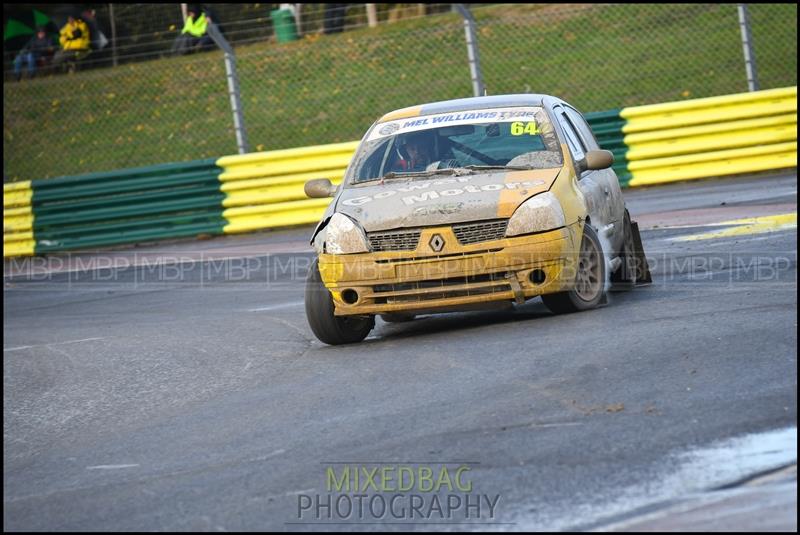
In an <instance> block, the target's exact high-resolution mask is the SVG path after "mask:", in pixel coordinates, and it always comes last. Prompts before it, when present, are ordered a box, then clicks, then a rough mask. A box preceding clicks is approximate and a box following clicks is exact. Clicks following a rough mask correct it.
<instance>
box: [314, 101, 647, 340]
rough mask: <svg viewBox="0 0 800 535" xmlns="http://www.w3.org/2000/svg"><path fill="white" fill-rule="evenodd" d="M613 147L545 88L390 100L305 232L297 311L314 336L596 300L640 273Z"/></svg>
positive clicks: (575, 306) (557, 308) (320, 190)
mask: <svg viewBox="0 0 800 535" xmlns="http://www.w3.org/2000/svg"><path fill="white" fill-rule="evenodd" d="M612 163H613V155H612V154H611V153H610V152H609V151H606V150H601V149H600V147H599V146H598V144H597V141H596V140H595V138H594V136H593V135H592V132H591V129H590V128H589V125H588V124H587V123H586V120H585V119H584V118H583V116H582V115H581V114H580V113H579V112H578V111H577V110H576V109H575V108H573V107H572V106H570V105H569V104H567V103H566V102H564V101H562V100H560V99H558V98H555V97H552V96H547V95H532V94H525V95H498V96H487V97H478V98H467V99H459V100H450V101H446V102H436V103H432V104H425V105H422V106H414V107H411V108H404V109H401V110H397V111H394V112H392V113H389V114H387V115H385V116H383V117H382V118H381V119H379V120H378V121H377V122H376V123H375V124H373V125H372V127H371V128H370V129H369V131H367V133H366V135H365V136H364V138H363V139H362V141H361V144H360V145H359V147H358V150H357V151H356V153H355V155H354V156H353V159H352V161H351V162H350V165H349V166H348V168H347V171H346V173H345V176H344V179H343V181H342V183H341V185H340V186H338V187H336V186H333V185H332V184H331V182H330V181H329V180H327V179H318V180H312V181H310V182H308V183H306V185H305V192H306V194H307V195H308V196H309V197H328V196H333V197H335V198H334V200H333V201H332V202H331V204H330V206H329V207H328V210H327V211H326V212H325V214H324V216H323V218H322V221H321V222H320V223H319V224H318V225H317V228H316V229H315V231H314V234H313V236H312V239H311V243H312V245H313V246H314V248H315V250H316V251H317V253H318V258H317V260H316V261H315V262H314V264H313V265H312V267H311V270H310V272H309V276H308V280H307V282H306V295H305V303H306V315H307V317H308V322H309V325H310V326H311V330H312V331H313V332H314V334H315V335H316V336H317V337H318V338H319V339H320V340H322V341H323V342H325V343H327V344H343V343H352V342H358V341H361V340H363V339H364V338H365V337H366V336H367V334H368V333H369V331H370V330H371V329H372V328H373V327H374V325H375V315H377V314H380V315H381V316H382V317H383V319H384V320H386V321H403V320H408V319H412V318H413V317H414V315H416V314H419V313H433V312H450V311H455V310H467V309H473V308H489V307H494V306H513V304H514V303H517V304H521V303H524V302H525V301H526V300H527V299H531V298H533V297H536V296H541V297H542V300H543V301H544V303H545V305H547V307H548V308H549V309H550V310H552V311H553V312H556V313H561V312H570V311H578V310H585V309H589V308H593V307H595V306H597V305H598V304H600V303H602V302H603V301H604V297H605V293H606V291H608V288H609V285H608V281H609V279H611V280H614V281H616V282H617V283H620V284H623V285H626V286H631V285H633V284H634V283H636V282H637V280H639V281H641V280H643V279H644V280H646V279H648V278H649V272H648V271H647V263H646V260H644V256H643V253H642V251H641V241H640V239H639V234H638V229H637V227H636V225H635V224H632V223H631V221H630V217H629V215H628V212H627V210H626V209H625V202H624V200H623V198H622V191H621V190H620V186H619V181H618V179H617V176H616V174H615V172H614V171H613V170H612V169H611V164H612Z"/></svg>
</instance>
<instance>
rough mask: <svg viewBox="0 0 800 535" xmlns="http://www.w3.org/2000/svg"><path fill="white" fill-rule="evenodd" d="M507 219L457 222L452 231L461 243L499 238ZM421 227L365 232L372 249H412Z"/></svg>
mask: <svg viewBox="0 0 800 535" xmlns="http://www.w3.org/2000/svg"><path fill="white" fill-rule="evenodd" d="M507 226H508V220H507V219H495V220H492V221H480V222H478V223H459V224H456V225H453V227H452V228H453V233H454V234H455V235H456V238H458V242H459V243H460V244H461V245H470V244H473V243H480V242H484V241H492V240H499V239H501V238H503V237H504V236H505V234H506V227H507ZM421 233H422V229H407V230H390V231H385V232H370V233H368V234H367V237H368V238H369V244H370V247H371V248H372V250H373V251H375V252H380V251H413V250H414V249H416V248H417V245H418V244H419V237H420V234H421Z"/></svg>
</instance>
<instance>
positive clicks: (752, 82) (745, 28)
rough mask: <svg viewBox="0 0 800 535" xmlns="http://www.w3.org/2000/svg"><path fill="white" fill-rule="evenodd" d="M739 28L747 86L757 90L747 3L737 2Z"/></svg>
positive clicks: (756, 73)
mask: <svg viewBox="0 0 800 535" xmlns="http://www.w3.org/2000/svg"><path fill="white" fill-rule="evenodd" d="M739 28H740V29H741V30H742V48H743V49H744V66H745V69H746V70H747V88H748V90H749V91H758V72H757V71H756V55H755V51H754V50H753V35H752V34H751V33H750V15H749V14H748V12H747V4H739Z"/></svg>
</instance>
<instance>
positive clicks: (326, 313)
mask: <svg viewBox="0 0 800 535" xmlns="http://www.w3.org/2000/svg"><path fill="white" fill-rule="evenodd" d="M318 262H319V261H318V260H314V263H313V264H312V265H311V269H310V270H309V272H308V278H307V279H306V319H308V325H309V326H310V327H311V331H312V332H313V333H314V336H316V337H317V338H319V339H320V341H322V342H325V343H326V344H330V345H334V346H335V345H340V344H352V343H355V342H360V341H362V340H363V339H364V338H366V337H367V335H368V334H369V332H370V331H371V330H372V328H373V327H374V326H375V317H374V316H336V315H334V313H333V310H334V305H333V299H332V298H331V293H330V292H329V291H328V289H327V288H325V284H323V282H322V277H321V276H320V274H319V266H318Z"/></svg>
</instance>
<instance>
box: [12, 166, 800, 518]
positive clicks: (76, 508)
mask: <svg viewBox="0 0 800 535" xmlns="http://www.w3.org/2000/svg"><path fill="white" fill-rule="evenodd" d="M796 189H797V177H796V174H795V173H792V174H783V175H775V176H770V177H745V178H738V179H728V180H716V181H702V182H696V183H685V184H675V185H670V186H662V187H657V188H648V189H644V190H634V191H626V193H625V196H626V200H627V203H628V206H629V209H630V211H631V213H632V216H633V219H634V220H638V221H639V222H640V226H641V227H642V228H643V232H642V237H643V241H644V246H645V250H646V251H647V253H648V257H649V258H650V262H651V265H652V266H653V277H654V283H653V284H652V285H650V286H646V287H640V288H637V289H636V290H634V291H632V292H626V293H614V294H612V295H611V297H610V303H609V304H608V306H604V307H602V308H599V309H597V310H594V311H589V312H583V313H579V314H573V315H566V316H554V315H552V314H550V313H549V312H548V311H547V310H546V309H545V307H544V306H543V304H542V303H541V301H540V300H539V299H534V300H532V301H529V302H528V303H527V304H525V305H524V306H520V307H516V308H515V309H513V310H509V311H493V312H471V313H457V314H447V315H439V316H427V317H423V318H420V319H418V320H415V321H413V322H410V323H402V324H387V323H384V322H382V321H380V320H378V322H377V325H376V329H375V330H374V331H373V332H372V333H371V335H370V337H369V338H368V339H367V340H366V341H364V342H363V343H361V344H358V345H351V346H341V347H329V346H325V345H324V344H322V343H320V342H319V341H317V340H316V339H315V338H314V336H313V335H312V333H311V331H310V329H309V328H308V325H307V323H306V320H305V313H304V308H303V304H302V303H303V287H304V279H305V274H306V271H307V269H308V266H309V264H310V260H311V257H312V254H311V251H310V248H308V246H307V244H306V240H307V238H308V234H309V233H310V231H309V229H308V228H305V229H299V230H297V229H295V230H289V231H281V232H273V233H261V234H257V235H248V236H239V237H226V238H221V239H216V240H211V241H206V242H194V241H193V242H180V243H176V244H167V245H163V244H162V245H158V246H155V247H152V248H148V249H147V252H144V250H143V249H141V248H140V249H135V250H130V249H129V250H124V251H112V252H107V253H104V254H102V255H98V254H94V255H69V256H66V255H62V256H61V257H51V258H49V259H46V261H45V264H47V265H46V266H45V267H47V269H45V268H43V267H42V266H43V265H45V264H42V263H41V259H37V261H39V262H40V263H39V264H36V265H34V263H33V261H30V263H24V262H23V263H19V262H18V263H14V264H9V263H6V269H5V271H6V277H5V285H4V286H5V287H4V306H3V308H4V324H3V326H4V342H3V361H4V362H3V364H4V366H3V386H4V393H3V402H4V408H3V432H4V447H3V460H4V467H3V487H4V506H5V507H4V513H3V524H4V528H5V529H6V530H48V529H53V530H85V529H89V530H209V531H210V530H214V531H217V530H267V529H270V530H294V529H353V528H359V529H409V528H412V529H413V528H415V527H416V528H424V529H465V528H466V529H469V528H471V526H469V525H467V524H464V522H469V523H476V524H479V525H476V526H474V527H476V528H477V527H479V528H482V529H504V530H505V529H508V530H515V529H533V530H545V529H565V528H570V527H579V528H583V527H593V526H594V527H596V526H602V525H604V524H603V523H604V522H605V521H610V519H612V518H613V517H614V516H615V515H619V514H621V513H624V512H625V511H629V510H631V509H633V508H637V507H642V506H647V505H648V504H652V503H655V502H659V501H663V500H669V499H671V498H674V497H677V496H680V495H683V494H686V493H690V492H694V491H698V490H702V489H706V488H710V487H715V486H719V485H722V484H726V483H730V482H731V481H734V480H736V479H738V478H741V477H744V476H746V475H747V473H749V472H752V471H760V470H766V469H770V468H774V467H777V466H780V465H785V464H790V463H791V462H794V461H796V445H797V443H796V431H794V435H792V432H791V431H789V432H788V434H787V433H786V432H781V431H780V430H785V429H787V428H789V429H791V428H792V427H794V426H796V421H797V412H796V411H797V409H796V407H797V361H796V356H795V355H796V350H797V337H796V328H797V274H796V267H797V235H796V215H795V216H794V224H793V223H792V221H791V216H786V214H796V199H797V191H796ZM774 216H781V217H777V218H776V217H774ZM752 218H758V219H752ZM743 219H746V221H744V222H741V221H739V222H738V223H736V224H733V223H728V224H726V225H724V226H717V225H715V224H717V223H720V222H730V221H734V220H743ZM673 227H674V228H673ZM732 229H733V230H732ZM720 231H722V232H721V234H716V235H714V234H713V233H720ZM704 233H706V234H707V233H712V235H711V236H710V237H708V236H706V237H705V238H704V239H691V240H686V241H681V240H685V239H686V238H687V237H690V236H695V237H696V236H697V235H700V234H704ZM212 253H213V254H212ZM267 253H269V254H267ZM212 257H213V258H212ZM100 258H102V259H103V260H104V261H105V262H106V263H105V264H103V263H97V264H91V263H88V264H87V263H86V262H93V261H96V260H98V259H100ZM120 259H122V260H120ZM76 260H78V261H80V262H83V264H81V263H80V262H78V263H76ZM176 261H177V262H178V263H175V262H176ZM108 262H111V263H108ZM114 262H117V263H116V264H114ZM81 265H82V266H83V267H84V268H85V267H86V266H87V265H88V266H92V265H93V266H103V265H105V266H109V265H116V266H117V267H113V268H102V269H93V270H85V269H84V270H83V271H81ZM48 266H49V267H48ZM48 269H49V271H50V272H49V273H46V271H48ZM775 431H777V432H778V435H769V436H771V437H772V439H774V440H777V441H778V442H779V443H780V444H779V446H777V447H773V446H770V447H769V448H767V450H766V452H765V451H764V450H763V449H761V450H759V449H758V448H756V449H755V450H750V449H747V448H745V449H741V448H740V449H738V450H736V451H738V453H737V454H734V455H728V456H725V455H722V456H720V455H717V457H713V456H712V457H707V456H706V457H704V456H703V455H699V454H698V455H694V454H693V453H692V452H702V451H707V450H708V448H709V447H712V448H714V447H716V445H719V444H723V443H724V444H729V443H731V442H730V441H731V439H734V438H735V437H741V436H743V435H746V434H749V433H770V432H775ZM757 436H762V435H757ZM776 437H777V438H776ZM792 437H794V438H793V439H792ZM756 442H758V440H756ZM734 449H735V448H734ZM783 450H791V452H790V453H786V454H784V453H780V454H777V455H776V454H775V452H776V451H778V452H782V451H783ZM713 451H718V450H713ZM693 455H694V456H693ZM698 459H699V460H698ZM709 459H710V460H709ZM337 463H349V464H337ZM375 463H380V464H375ZM398 464H401V465H406V466H412V467H416V468H418V467H419V466H429V467H433V468H437V467H441V466H443V465H444V466H448V467H450V468H452V469H455V468H456V467H458V466H467V467H468V468H469V472H468V473H467V475H468V479H469V480H470V481H471V482H472V494H473V495H474V496H478V497H480V496H483V495H485V496H489V497H492V499H494V497H495V496H497V495H499V496H500V498H499V501H498V502H497V504H496V507H495V509H494V511H493V512H494V514H493V516H491V517H490V516H489V515H488V511H487V508H486V506H484V508H483V510H482V512H481V515H480V516H479V517H477V518H476V517H475V515H474V514H473V516H472V517H470V518H469V519H467V518H465V517H464V515H463V512H462V511H459V512H456V513H454V514H453V515H452V517H451V518H441V517H440V516H437V515H434V516H429V517H427V518H421V517H419V516H417V517H416V518H415V519H413V520H412V519H410V518H408V516H407V514H406V516H405V517H401V518H393V517H391V516H383V517H380V518H378V517H371V516H370V515H367V516H366V517H361V518H358V517H354V516H353V515H350V516H347V517H336V515H335V514H334V515H333V518H328V517H326V516H325V509H324V508H323V509H322V510H321V512H322V516H321V517H316V516H315V514H314V511H303V514H300V513H299V512H298V509H299V506H300V505H301V504H302V503H303V502H302V500H304V499H305V498H301V496H308V497H311V498H309V499H313V497H315V496H316V495H320V496H322V497H323V498H324V497H325V496H328V495H329V492H328V488H327V480H326V469H327V468H329V467H333V468H335V469H336V470H338V469H339V468H341V467H346V466H355V467H359V468H360V467H362V466H368V467H375V466H378V467H380V466H395V465H398ZM337 467H339V468H337ZM748 471H749V472H748ZM337 473H341V472H337ZM395 475H396V473H395ZM795 489H796V487H795ZM795 492H796V490H795ZM340 494H342V493H334V494H333V495H334V497H336V496H338V495H340ZM368 494H370V495H374V494H375V492H374V491H371V490H369V491H368ZM391 494H392V493H389V494H387V495H386V496H390V495H391ZM394 494H396V493H394ZM417 494H420V495H423V499H425V500H429V499H430V497H431V495H430V494H425V493H423V492H418V493H417ZM446 494H448V492H446V491H445V492H443V493H442V496H444V495H446ZM451 494H457V492H454V493H451ZM461 494H462V495H463V493H461ZM427 503H428V502H426V504H427ZM795 507H796V506H795ZM406 513H407V512H406ZM473 513H474V511H473ZM459 515H461V516H459ZM349 522H360V523H361V524H363V526H358V525H354V524H350V523H349ZM390 522H393V523H390ZM428 522H430V523H428ZM318 523H321V524H323V525H319V524H318ZM409 523H413V525H408V524H409ZM432 523H435V524H442V525H438V526H437V525H432ZM403 524H405V525H403Z"/></svg>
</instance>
